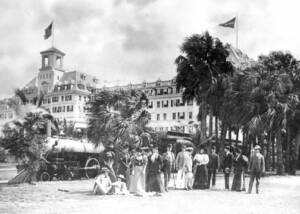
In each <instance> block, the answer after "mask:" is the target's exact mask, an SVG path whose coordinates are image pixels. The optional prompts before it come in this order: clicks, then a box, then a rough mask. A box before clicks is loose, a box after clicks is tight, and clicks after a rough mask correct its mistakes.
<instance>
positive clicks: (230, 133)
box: [228, 128, 232, 146]
mask: <svg viewBox="0 0 300 214" xmlns="http://www.w3.org/2000/svg"><path fill="white" fill-rule="evenodd" d="M228 132H229V133H228V138H229V139H228V140H229V146H231V141H232V129H231V128H229V130H228Z"/></svg>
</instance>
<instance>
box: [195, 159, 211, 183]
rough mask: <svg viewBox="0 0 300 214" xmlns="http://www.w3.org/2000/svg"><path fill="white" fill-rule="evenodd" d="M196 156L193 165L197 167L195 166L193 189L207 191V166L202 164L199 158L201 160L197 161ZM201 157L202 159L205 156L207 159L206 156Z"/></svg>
mask: <svg viewBox="0 0 300 214" xmlns="http://www.w3.org/2000/svg"><path fill="white" fill-rule="evenodd" d="M196 156H197V155H196ZM196 156H195V163H196V164H197V165H196V173H195V180H194V185H193V189H207V188H208V171H207V164H203V163H204V162H203V161H204V160H203V158H201V160H200V161H199V160H198V158H197V157H196ZM201 156H202V157H204V156H205V158H206V159H208V156H207V155H201ZM199 157H200V156H199ZM200 164H201V165H200Z"/></svg>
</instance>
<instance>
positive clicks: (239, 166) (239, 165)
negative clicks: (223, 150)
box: [233, 155, 247, 173]
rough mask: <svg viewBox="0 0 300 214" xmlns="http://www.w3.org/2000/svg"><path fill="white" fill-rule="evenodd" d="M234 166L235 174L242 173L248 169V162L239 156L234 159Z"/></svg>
mask: <svg viewBox="0 0 300 214" xmlns="http://www.w3.org/2000/svg"><path fill="white" fill-rule="evenodd" d="M233 166H234V172H235V173H241V172H242V171H244V170H245V169H246V168H247V162H246V160H244V158H243V155H239V156H238V157H235V158H234V159H233Z"/></svg>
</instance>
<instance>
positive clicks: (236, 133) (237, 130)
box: [235, 128, 240, 145]
mask: <svg viewBox="0 0 300 214" xmlns="http://www.w3.org/2000/svg"><path fill="white" fill-rule="evenodd" d="M239 132H240V129H239V128H237V129H236V130H235V135H236V137H235V141H236V145H238V144H239Z"/></svg>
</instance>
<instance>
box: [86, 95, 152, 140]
mask: <svg viewBox="0 0 300 214" xmlns="http://www.w3.org/2000/svg"><path fill="white" fill-rule="evenodd" d="M147 103H148V99H147V97H146V95H145V94H144V93H142V92H140V91H136V90H127V91H125V90H118V91H105V90H103V91H101V92H99V93H97V94H96V95H95V99H94V100H93V101H91V102H90V103H89V104H88V111H89V117H90V119H89V125H88V131H87V135H88V138H89V139H90V140H91V141H92V142H93V143H94V144H96V145H98V144H99V143H103V144H104V146H107V145H108V144H110V143H114V144H115V145H116V144H120V146H122V144H124V143H129V144H135V143H137V141H139V137H140V136H141V135H142V134H143V133H145V132H147V131H149V129H148V128H147V127H146V125H147V123H148V121H149V120H150V114H149V113H148V111H147V110H146V106H147Z"/></svg>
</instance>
